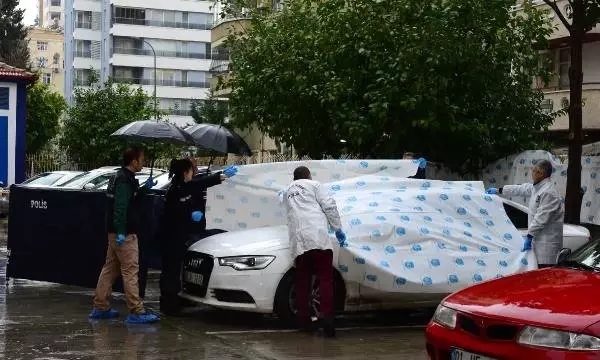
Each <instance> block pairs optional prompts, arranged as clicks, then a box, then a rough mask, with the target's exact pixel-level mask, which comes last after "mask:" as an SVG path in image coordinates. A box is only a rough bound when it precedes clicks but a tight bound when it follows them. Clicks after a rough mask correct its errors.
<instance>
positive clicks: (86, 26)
mask: <svg viewBox="0 0 600 360" xmlns="http://www.w3.org/2000/svg"><path fill="white" fill-rule="evenodd" d="M75 28H76V29H89V30H91V29H92V22H91V21H90V22H89V23H88V22H79V21H78V22H76V23H75Z"/></svg>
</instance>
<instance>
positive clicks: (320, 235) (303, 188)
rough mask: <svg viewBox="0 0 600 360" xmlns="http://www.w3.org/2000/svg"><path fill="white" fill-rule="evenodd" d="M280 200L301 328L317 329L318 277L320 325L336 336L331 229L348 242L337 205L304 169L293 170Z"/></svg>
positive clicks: (325, 331)
mask: <svg viewBox="0 0 600 360" xmlns="http://www.w3.org/2000/svg"><path fill="white" fill-rule="evenodd" d="M281 200H282V202H283V203H284V206H285V210H286V215H287V222H288V229H289V237H290V244H291V247H292V257H293V258H294V259H295V263H296V304H297V307H298V322H299V325H300V328H301V329H302V330H303V331H307V332H312V331H313V330H315V329H314V328H313V326H312V320H311V317H310V312H309V304H310V300H311V299H310V294H311V279H312V276H313V275H315V276H316V277H317V278H318V280H319V295H320V299H319V300H320V305H319V323H320V325H321V326H322V327H323V332H324V334H325V335H326V336H328V337H333V336H335V328H334V326H333V312H334V309H333V245H332V241H331V238H330V236H329V231H328V230H329V226H331V228H333V229H334V230H335V235H336V238H337V239H338V241H339V243H340V245H342V246H343V245H344V244H345V243H344V241H345V240H346V235H345V234H344V232H343V231H342V224H341V220H340V214H339V212H338V209H337V205H336V203H335V200H333V199H332V198H331V197H330V196H328V194H327V192H326V190H325V189H323V188H322V187H321V184H320V183H319V182H317V181H313V180H312V176H311V173H310V170H309V169H308V168H306V167H304V166H301V167H298V168H297V169H296V170H294V181H293V182H292V183H291V184H290V185H289V186H288V187H287V188H286V189H285V190H284V191H283V192H282V193H281ZM328 225H329V226H328Z"/></svg>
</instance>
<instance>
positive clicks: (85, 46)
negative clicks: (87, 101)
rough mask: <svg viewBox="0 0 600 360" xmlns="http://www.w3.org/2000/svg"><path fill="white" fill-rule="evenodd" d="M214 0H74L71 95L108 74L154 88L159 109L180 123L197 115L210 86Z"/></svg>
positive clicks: (68, 10) (68, 50) (68, 8)
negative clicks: (199, 102)
mask: <svg viewBox="0 0 600 360" xmlns="http://www.w3.org/2000/svg"><path fill="white" fill-rule="evenodd" d="M212 4H213V3H212V1H199V0H172V1H168V2H166V1H160V0H146V1H142V0H66V2H65V19H66V22H65V59H66V61H65V69H66V70H65V95H66V98H67V101H68V102H72V100H73V95H72V93H73V90H74V89H75V88H76V87H80V86H89V85H90V77H91V71H95V72H96V73H97V74H98V75H99V77H100V80H101V81H105V80H106V79H108V78H109V77H111V78H113V79H114V81H115V82H118V83H127V84H131V85H135V86H140V87H142V88H143V89H144V90H145V91H146V92H147V93H148V94H149V95H151V96H152V95H153V93H154V60H155V56H156V96H157V98H158V110H160V111H161V112H163V113H167V114H168V115H167V117H168V119H169V120H170V121H172V122H175V123H176V124H179V125H182V126H183V125H186V124H191V123H193V119H192V117H191V104H192V103H193V102H194V101H197V100H203V99H206V97H207V95H208V90H209V87H210V84H209V82H210V77H211V76H210V72H209V69H210V61H211V32H210V29H211V28H212V25H213V14H212V11H211V6H212Z"/></svg>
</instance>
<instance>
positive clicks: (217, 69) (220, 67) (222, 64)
mask: <svg viewBox="0 0 600 360" xmlns="http://www.w3.org/2000/svg"><path fill="white" fill-rule="evenodd" d="M209 72H211V73H216V74H222V73H226V72H229V61H228V60H213V61H211V63H210V69H209Z"/></svg>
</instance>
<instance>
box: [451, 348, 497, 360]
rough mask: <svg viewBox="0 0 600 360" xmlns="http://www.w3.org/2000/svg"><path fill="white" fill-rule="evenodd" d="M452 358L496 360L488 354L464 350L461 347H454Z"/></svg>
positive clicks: (454, 359)
mask: <svg viewBox="0 0 600 360" xmlns="http://www.w3.org/2000/svg"><path fill="white" fill-rule="evenodd" d="M450 359H451V360H494V359H492V358H490V357H487V356H483V355H479V354H473V353H470V352H468V351H464V350H460V349H453V350H452V353H451V354H450Z"/></svg>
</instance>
